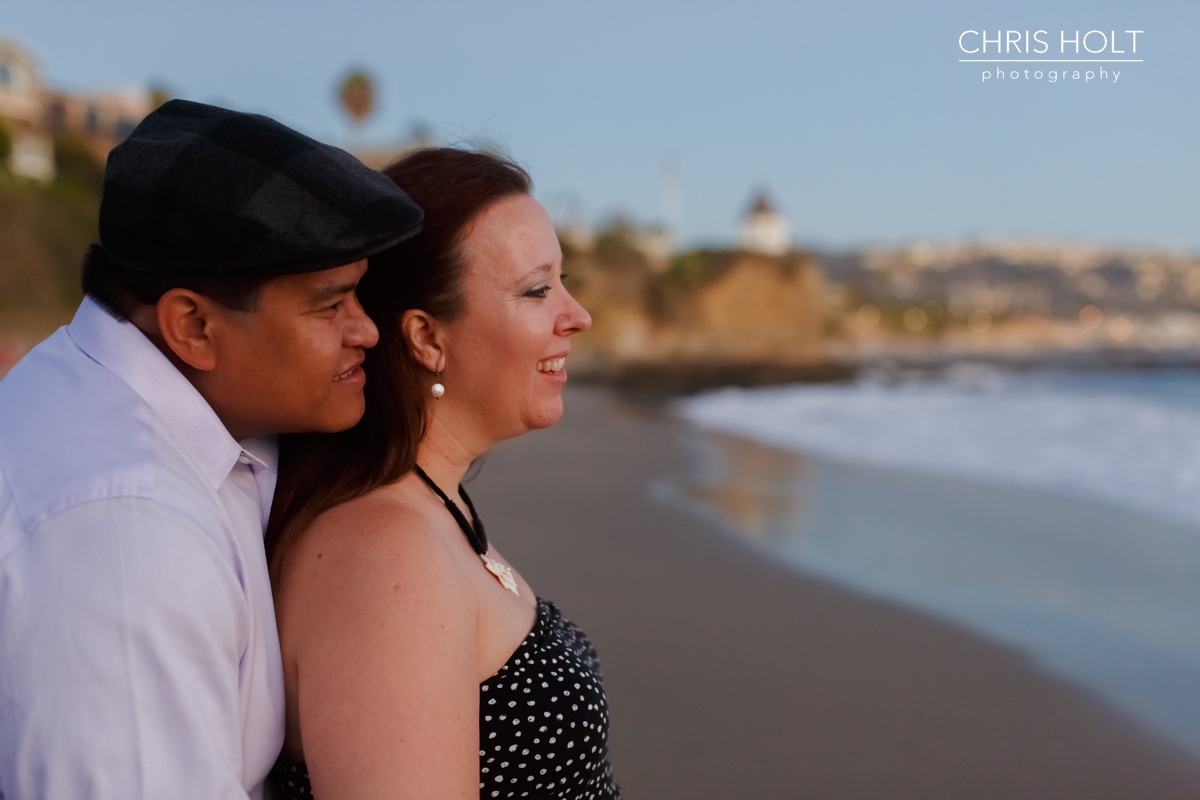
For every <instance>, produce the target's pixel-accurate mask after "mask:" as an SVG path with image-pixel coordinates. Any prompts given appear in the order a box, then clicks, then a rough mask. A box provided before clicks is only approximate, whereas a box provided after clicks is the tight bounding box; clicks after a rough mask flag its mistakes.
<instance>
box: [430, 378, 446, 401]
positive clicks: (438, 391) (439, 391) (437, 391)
mask: <svg viewBox="0 0 1200 800" xmlns="http://www.w3.org/2000/svg"><path fill="white" fill-rule="evenodd" d="M437 376H438V379H437V383H435V384H434V385H433V386H431V387H429V393H430V394H432V395H433V396H434V398H438V397H441V396H442V395H444V394H445V393H446V387H445V386H442V373H440V372H439V373H438V374H437Z"/></svg>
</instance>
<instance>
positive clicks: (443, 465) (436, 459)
mask: <svg viewBox="0 0 1200 800" xmlns="http://www.w3.org/2000/svg"><path fill="white" fill-rule="evenodd" d="M486 449H487V448H481V447H478V446H470V445H468V443H467V442H466V441H464V439H463V437H461V436H457V435H455V433H454V431H452V430H451V429H450V428H449V427H447V426H446V424H445V423H444V422H442V421H441V420H439V419H438V418H437V417H436V416H434V418H433V419H432V420H431V421H430V423H429V429H428V430H427V431H426V432H425V438H424V439H422V440H421V446H420V448H419V449H418V450H417V464H418V465H419V466H420V467H421V469H423V470H425V474H426V475H428V476H429V477H430V479H431V480H432V481H433V482H434V483H436V484H437V485H438V486H440V487H441V489H442V491H444V492H446V494H448V495H450V496H451V497H454V496H455V494H456V492H457V489H458V485H459V484H460V483H462V479H463V475H465V474H466V472H467V469H468V468H469V467H470V466H471V462H473V461H474V460H475V459H476V458H478V457H479V456H481V455H483V453H484V452H485V451H486Z"/></svg>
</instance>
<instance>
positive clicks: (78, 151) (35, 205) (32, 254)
mask: <svg viewBox="0 0 1200 800" xmlns="http://www.w3.org/2000/svg"><path fill="white" fill-rule="evenodd" d="M57 150H58V152H57V154H56V160H57V167H58V177H57V178H56V179H55V181H54V183H53V184H51V185H49V186H45V185H41V184H36V183H31V182H29V181H25V180H21V179H17V178H13V177H12V176H11V175H8V174H6V173H4V172H3V171H0V375H3V374H4V372H5V371H6V370H7V369H8V367H9V366H11V365H12V363H13V362H15V361H16V359H17V358H19V357H20V356H21V355H22V354H23V353H24V352H25V351H26V350H28V349H29V347H31V346H32V345H33V344H35V343H36V342H37V341H38V340H40V339H41V338H43V337H44V336H46V335H47V334H49V333H50V332H51V331H52V330H53V329H54V328H55V327H57V326H58V325H61V324H63V323H64V322H66V321H68V320H69V319H70V316H71V313H72V312H73V311H74V309H75V307H76V306H77V305H78V304H79V300H80V298H81V296H82V295H81V293H80V290H79V263H80V260H81V259H82V258H83V254H84V252H85V251H86V250H87V246H88V245H89V244H91V243H92V242H94V241H96V237H97V233H96V216H97V212H98V211H99V207H100V189H101V182H102V177H103V170H102V167H101V166H100V164H99V163H97V162H96V160H95V159H94V158H93V156H91V155H90V154H89V153H88V152H87V150H86V149H84V148H83V147H81V146H78V145H77V144H75V143H73V142H71V141H69V140H66V141H61V142H59V143H58V146H57Z"/></svg>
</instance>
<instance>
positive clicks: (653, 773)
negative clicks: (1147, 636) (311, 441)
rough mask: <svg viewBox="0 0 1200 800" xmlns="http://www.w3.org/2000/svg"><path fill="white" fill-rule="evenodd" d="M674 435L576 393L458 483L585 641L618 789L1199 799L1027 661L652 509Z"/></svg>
mask: <svg viewBox="0 0 1200 800" xmlns="http://www.w3.org/2000/svg"><path fill="white" fill-rule="evenodd" d="M686 435H687V431H686V429H685V428H684V426H683V425H682V423H677V422H674V421H671V420H669V419H664V418H663V417H662V416H661V415H659V414H657V413H655V412H654V410H653V409H652V408H649V409H648V408H643V407H640V406H638V405H636V404H630V403H628V402H625V401H622V400H620V399H619V398H617V397H615V396H613V395H611V394H610V393H608V392H607V391H605V390H602V389H596V388H590V387H583V388H578V387H574V388H572V389H570V390H569V391H568V392H567V414H566V416H565V417H564V419H563V421H562V423H560V425H559V426H557V427H556V428H554V429H552V430H550V431H541V432H536V433H533V434H530V435H528V436H525V437H523V438H521V439H519V440H515V441H512V442H508V443H505V444H503V445H501V446H500V447H498V448H497V449H496V450H495V452H493V453H492V454H490V455H489V456H488V458H487V460H486V463H485V464H484V465H483V468H482V471H481V472H480V474H479V475H478V476H477V477H476V478H474V479H473V480H472V481H471V483H470V484H469V486H470V488H471V491H472V494H473V496H474V499H475V500H476V504H477V506H478V507H479V510H480V513H481V515H482V517H483V519H484V521H485V522H486V524H487V526H488V532H489V536H490V537H491V539H492V540H493V541H494V542H495V543H496V545H497V546H498V547H499V548H500V549H501V551H502V552H503V553H504V554H505V555H506V556H507V557H508V558H509V559H510V560H511V561H512V562H513V563H514V564H515V565H516V566H517V567H518V568H519V569H520V570H521V572H522V573H523V574H524V575H525V577H526V578H527V579H528V580H529V581H530V582H531V583H532V584H533V586H534V587H535V588H536V589H537V591H538V593H539V594H541V595H542V596H544V597H547V598H550V599H553V600H555V601H556V602H557V603H558V604H559V605H560V606H561V607H562V609H563V610H564V612H565V613H566V614H567V616H569V617H570V618H572V619H573V620H575V621H576V622H577V623H579V625H580V626H581V627H583V628H584V630H586V631H587V632H588V634H589V635H590V636H591V638H592V639H593V641H594V642H595V644H596V646H597V648H598V650H599V651H600V655H601V658H602V661H603V664H604V669H605V680H606V684H607V687H608V692H609V700H610V704H611V708H612V732H611V742H612V757H613V763H614V768H615V771H616V776H617V780H618V782H619V783H620V784H621V786H622V788H623V789H624V791H625V793H626V796H627V797H628V798H629V799H630V800H649V799H650V798H791V797H820V798H890V799H895V798H980V799H981V800H982V799H983V798H1184V797H1191V798H1194V797H1197V796H1200V763H1197V761H1196V760H1194V759H1192V758H1191V757H1190V756H1188V755H1187V754H1186V753H1184V752H1183V751H1181V750H1180V749H1178V748H1176V747H1174V746H1173V745H1170V744H1168V743H1166V742H1165V741H1163V740H1161V739H1159V738H1157V737H1155V736H1153V735H1151V734H1149V733H1147V732H1145V731H1143V730H1142V729H1140V728H1139V727H1138V726H1137V725H1136V724H1134V723H1132V722H1130V721H1129V720H1127V719H1126V718H1124V717H1122V716H1121V715H1119V714H1118V713H1116V712H1115V711H1112V710H1110V709H1109V708H1108V707H1107V706H1106V705H1105V704H1103V703H1102V702H1100V701H1099V700H1097V699H1096V698H1094V697H1093V696H1092V695H1091V694H1089V693H1088V692H1086V691H1084V690H1081V689H1078V688H1076V687H1074V686H1072V685H1070V684H1068V683H1066V682H1063V681H1061V680H1058V679H1056V678H1053V677H1050V676H1048V675H1046V674H1045V673H1043V672H1041V671H1039V670H1038V669H1036V667H1035V666H1034V665H1033V664H1032V663H1031V662H1030V661H1029V660H1028V659H1027V658H1026V657H1025V656H1023V655H1022V654H1021V653H1019V652H1017V651H1015V650H1011V649H1008V648H1005V647H1001V646H998V645H995V644H992V643H990V642H988V641H985V640H984V639H982V638H980V637H977V636H975V635H973V634H971V633H969V632H967V631H965V630H963V629H961V628H957V627H954V626H951V625H949V624H946V623H943V622H940V621H937V620H935V619H932V618H928V617H925V616H922V615H919V614H916V613H914V612H911V611H908V610H905V609H902V608H899V607H896V606H892V605H889V604H887V603H883V602H880V601H877V600H873V599H868V598H864V597H862V596H859V595H856V594H854V593H851V592H849V591H847V590H844V589H841V588H839V587H836V586H834V585H832V584H829V583H826V582H823V581H820V580H817V579H814V578H810V577H805V576H803V575H801V574H798V573H797V572H795V571H792V570H789V569H786V568H784V567H783V566H781V565H779V564H777V563H775V562H773V561H771V560H769V559H767V558H766V557H764V556H762V555H760V554H759V553H758V552H756V551H755V550H754V549H752V548H751V547H749V546H748V545H747V544H746V543H744V542H742V541H739V540H738V539H737V538H735V537H733V536H730V535H728V534H727V533H726V532H724V531H722V530H721V529H719V528H717V527H716V526H715V525H711V524H709V523H706V522H704V521H703V520H701V519H699V518H698V517H696V516H694V515H691V514H688V513H686V512H683V511H681V510H678V509H675V508H672V507H669V506H666V505H663V504H661V503H658V502H655V501H654V500H653V499H651V497H650V495H649V492H648V486H649V485H650V484H651V482H652V481H654V480H655V479H657V478H660V477H661V476H663V475H666V474H670V473H672V472H673V471H675V470H678V469H679V467H680V464H681V459H682V458H683V457H684V451H683V448H682V447H681V441H682V438H683V437H685V436H686Z"/></svg>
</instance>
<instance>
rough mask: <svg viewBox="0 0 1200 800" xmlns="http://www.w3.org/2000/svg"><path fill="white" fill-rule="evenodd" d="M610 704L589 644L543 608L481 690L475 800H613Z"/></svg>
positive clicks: (551, 608)
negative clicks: (477, 793) (477, 798)
mask: <svg viewBox="0 0 1200 800" xmlns="http://www.w3.org/2000/svg"><path fill="white" fill-rule="evenodd" d="M620 796H621V793H620V790H619V789H618V788H617V786H616V784H615V783H613V777H612V767H611V765H610V764H609V761H608V702H607V700H606V699H605V697H604V686H603V684H602V683H601V680H600V661H599V659H598V658H597V657H596V650H595V648H593V647H592V643H591V642H589V641H588V639H587V637H586V636H585V635H584V634H583V632H582V631H580V630H579V629H578V628H576V627H575V626H574V625H573V624H571V623H570V622H569V621H567V620H566V619H564V618H563V616H562V614H561V613H560V612H559V610H558V608H557V607H556V606H555V605H554V604H553V603H551V602H549V601H547V600H538V615H537V622H536V623H535V624H534V626H533V630H532V631H530V632H529V635H528V636H526V637H525V641H524V642H522V643H521V646H520V647H518V648H517V651H516V652H515V653H513V654H512V657H511V658H509V660H508V663H506V664H505V665H504V666H503V667H501V668H500V671H499V672H497V673H496V674H495V675H493V676H492V677H491V678H488V679H487V680H486V681H484V682H483V683H481V684H480V685H479V797H480V800H509V798H514V799H519V798H528V799H529V800H552V799H553V800H558V799H560V798H561V799H563V800H565V799H566V798H570V800H616V799H617V798H620Z"/></svg>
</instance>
